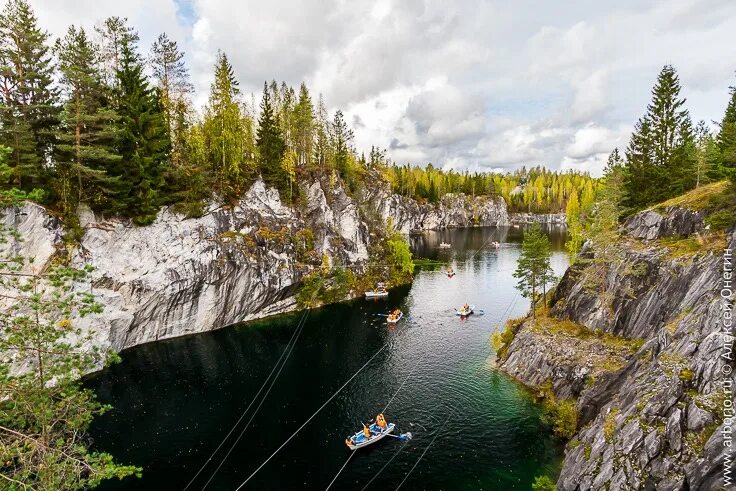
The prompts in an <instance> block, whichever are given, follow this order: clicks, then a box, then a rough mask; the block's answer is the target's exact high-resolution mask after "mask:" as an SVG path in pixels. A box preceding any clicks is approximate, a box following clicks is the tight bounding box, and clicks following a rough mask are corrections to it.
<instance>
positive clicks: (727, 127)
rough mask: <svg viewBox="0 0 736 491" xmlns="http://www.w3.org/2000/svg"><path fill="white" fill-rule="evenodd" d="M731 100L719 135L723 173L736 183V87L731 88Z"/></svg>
mask: <svg viewBox="0 0 736 491" xmlns="http://www.w3.org/2000/svg"><path fill="white" fill-rule="evenodd" d="M730 92H731V98H730V100H729V101H728V106H726V114H724V116H723V120H722V121H721V131H720V132H719V133H718V149H719V150H720V158H721V162H722V164H721V170H722V173H723V174H724V175H725V176H726V177H729V178H730V179H731V181H732V182H734V183H736V86H735V87H731V91H730Z"/></svg>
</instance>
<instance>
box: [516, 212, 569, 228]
mask: <svg viewBox="0 0 736 491" xmlns="http://www.w3.org/2000/svg"><path fill="white" fill-rule="evenodd" d="M509 221H510V222H511V223H513V224H528V223H535V222H536V223H541V224H543V225H567V218H566V216H565V214H564V213H511V214H510V215H509Z"/></svg>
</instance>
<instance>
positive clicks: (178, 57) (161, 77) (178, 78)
mask: <svg viewBox="0 0 736 491" xmlns="http://www.w3.org/2000/svg"><path fill="white" fill-rule="evenodd" d="M183 58H184V53H183V52H181V51H179V47H178V46H177V44H176V41H172V40H170V39H169V37H168V36H167V35H166V34H165V33H164V34H161V35H159V37H158V39H157V40H156V41H155V42H154V43H153V46H152V47H151V54H150V56H149V64H150V66H151V70H152V72H153V78H154V80H155V81H156V86H157V87H158V89H159V93H160V94H161V105H162V106H163V108H164V120H165V122H166V128H167V130H168V132H169V138H170V139H171V142H172V148H171V163H172V164H174V165H175V166H176V165H181V164H182V160H183V159H184V157H183V155H182V152H183V151H184V146H183V142H182V140H183V135H184V133H185V132H186V128H185V127H184V126H183V125H184V124H185V122H186V113H187V111H188V106H189V104H188V100H187V99H188V97H189V95H190V94H191V93H192V91H193V90H194V87H193V86H192V84H191V82H190V81H189V70H188V69H187V68H186V65H185V64H184V60H183Z"/></svg>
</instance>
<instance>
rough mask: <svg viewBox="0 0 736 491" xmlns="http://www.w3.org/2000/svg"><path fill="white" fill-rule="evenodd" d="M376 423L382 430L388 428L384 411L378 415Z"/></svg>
mask: <svg viewBox="0 0 736 491" xmlns="http://www.w3.org/2000/svg"><path fill="white" fill-rule="evenodd" d="M376 424H377V425H378V427H379V428H381V429H382V430H385V429H386V418H384V417H383V413H381V414H379V415H378V416H376Z"/></svg>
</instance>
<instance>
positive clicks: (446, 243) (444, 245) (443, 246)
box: [440, 242, 452, 249]
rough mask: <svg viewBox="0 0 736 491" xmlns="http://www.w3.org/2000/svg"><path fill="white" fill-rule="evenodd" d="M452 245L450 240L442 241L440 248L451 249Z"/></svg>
mask: <svg viewBox="0 0 736 491" xmlns="http://www.w3.org/2000/svg"><path fill="white" fill-rule="evenodd" d="M450 247H452V245H451V244H450V243H448V242H440V249H449V248H450Z"/></svg>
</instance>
